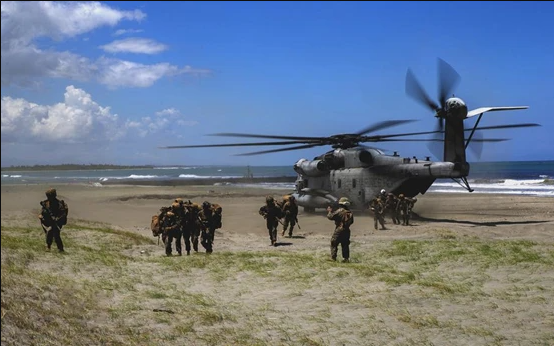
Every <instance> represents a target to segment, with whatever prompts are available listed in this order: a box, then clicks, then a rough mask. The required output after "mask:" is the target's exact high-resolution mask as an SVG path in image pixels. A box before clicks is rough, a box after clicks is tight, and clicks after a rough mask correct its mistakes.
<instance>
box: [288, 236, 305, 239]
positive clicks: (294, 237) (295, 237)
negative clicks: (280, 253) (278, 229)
mask: <svg viewBox="0 0 554 346" xmlns="http://www.w3.org/2000/svg"><path fill="white" fill-rule="evenodd" d="M286 238H289V239H306V237H305V236H303V235H293V236H292V237H286Z"/></svg>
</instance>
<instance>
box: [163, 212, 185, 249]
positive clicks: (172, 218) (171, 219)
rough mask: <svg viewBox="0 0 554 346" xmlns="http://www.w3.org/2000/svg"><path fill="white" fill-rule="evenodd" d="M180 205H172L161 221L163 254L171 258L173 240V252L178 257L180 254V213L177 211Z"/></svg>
mask: <svg viewBox="0 0 554 346" xmlns="http://www.w3.org/2000/svg"><path fill="white" fill-rule="evenodd" d="M180 208H181V205H180V204H179V203H173V204H172V205H171V211H168V212H167V213H166V214H165V216H164V219H163V220H162V231H163V233H164V234H165V254H166V255H167V256H171V252H172V246H171V245H172V242H173V239H175V250H177V253H178V254H179V256H181V254H182V248H181V236H182V234H183V233H182V226H181V223H182V217H183V215H182V213H181V212H180V211H179V209H180Z"/></svg>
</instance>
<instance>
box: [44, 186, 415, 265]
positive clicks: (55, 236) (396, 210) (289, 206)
mask: <svg viewBox="0 0 554 346" xmlns="http://www.w3.org/2000/svg"><path fill="white" fill-rule="evenodd" d="M46 197H47V199H46V200H44V201H41V202H40V204H41V206H42V210H41V213H40V214H39V219H40V222H41V226H42V228H43V229H44V232H45V234H46V245H47V248H48V249H50V247H51V245H52V243H53V242H54V241H55V242H56V245H57V247H58V250H59V251H60V252H63V251H64V247H63V242H62V239H61V235H60V230H61V228H62V227H63V226H64V225H65V224H66V223H67V215H68V210H69V208H68V206H67V204H66V203H65V202H64V201H63V200H59V199H58V198H57V193H56V189H49V190H47V191H46ZM416 202H417V198H415V197H414V198H409V197H406V196H404V195H403V194H399V195H398V197H397V196H395V195H394V194H393V193H387V192H386V191H385V190H384V189H383V190H381V192H380V193H379V195H377V196H376V197H375V198H374V199H373V200H372V201H371V203H370V209H371V211H373V213H374V220H375V229H378V224H381V227H382V229H386V228H385V214H387V212H388V214H389V215H390V216H391V218H392V221H393V223H394V224H401V220H402V225H409V222H410V216H411V211H412V208H413V206H414V204H415V203H416ZM349 207H350V201H349V200H348V198H346V197H342V198H340V199H339V201H338V203H337V204H336V205H334V206H329V207H328V208H327V218H328V219H329V220H331V221H334V223H335V230H334V232H333V235H332V237H331V259H332V260H334V261H336V259H337V252H338V246H339V245H341V248H342V257H343V261H344V262H348V261H349V257H350V247H349V245H350V226H351V225H352V224H353V223H354V215H353V214H352V211H351V210H350V208H349ZM222 211H223V209H222V207H221V206H220V205H219V204H216V203H210V202H208V201H204V202H203V203H202V204H198V203H193V202H192V201H190V200H187V201H184V200H183V199H182V198H176V199H175V200H174V202H173V203H172V204H171V206H169V207H162V208H160V212H159V213H157V214H156V215H154V216H152V221H151V229H152V233H153V235H154V236H155V237H160V236H161V237H162V240H163V243H164V245H165V253H166V255H167V256H171V255H172V250H173V249H172V248H173V246H172V244H173V240H175V250H176V251H177V253H178V255H182V247H181V239H184V242H185V250H186V253H187V255H190V251H191V244H192V249H193V250H194V251H195V252H198V243H200V244H201V245H202V246H203V247H204V249H205V250H206V253H208V254H210V253H212V252H213V242H214V235H215V230H216V229H219V228H221V227H222ZM259 214H260V215H261V216H263V218H264V219H265V220H266V227H267V230H268V233H269V239H270V241H271V245H272V246H277V229H278V227H279V224H281V225H282V226H283V228H282V231H281V236H285V234H286V233H287V232H288V237H292V234H293V230H294V227H295V226H296V225H298V228H300V225H299V224H298V204H297V203H296V200H295V198H294V196H292V195H285V196H284V197H283V199H282V200H279V201H276V200H275V199H274V198H273V196H266V200H265V204H264V205H262V206H261V207H260V209H259Z"/></svg>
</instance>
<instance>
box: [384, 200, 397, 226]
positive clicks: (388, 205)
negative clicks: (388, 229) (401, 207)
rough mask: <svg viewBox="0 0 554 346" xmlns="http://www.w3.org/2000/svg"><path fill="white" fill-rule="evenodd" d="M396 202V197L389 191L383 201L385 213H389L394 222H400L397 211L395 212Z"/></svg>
mask: <svg viewBox="0 0 554 346" xmlns="http://www.w3.org/2000/svg"><path fill="white" fill-rule="evenodd" d="M397 203H398V198H396V196H395V195H394V194H393V193H389V194H388V196H387V200H386V201H385V214H389V215H390V217H391V219H392V222H393V223H394V224H395V225H396V224H400V218H399V217H398V213H397V212H396V204H397Z"/></svg>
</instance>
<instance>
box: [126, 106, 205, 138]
mask: <svg viewBox="0 0 554 346" xmlns="http://www.w3.org/2000/svg"><path fill="white" fill-rule="evenodd" d="M155 115H156V116H155V117H154V118H152V117H143V118H142V119H141V122H129V123H128V124H127V127H129V128H134V129H135V130H136V131H138V133H139V135H140V136H142V137H144V136H146V135H148V134H150V133H156V132H161V131H163V132H165V133H168V134H169V135H172V136H177V137H180V131H178V130H177V131H176V127H183V126H194V125H197V124H198V121H196V120H191V119H186V117H185V116H184V115H183V114H181V112H180V111H179V110H178V109H175V108H167V109H163V110H161V111H158V112H156V113H155Z"/></svg>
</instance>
